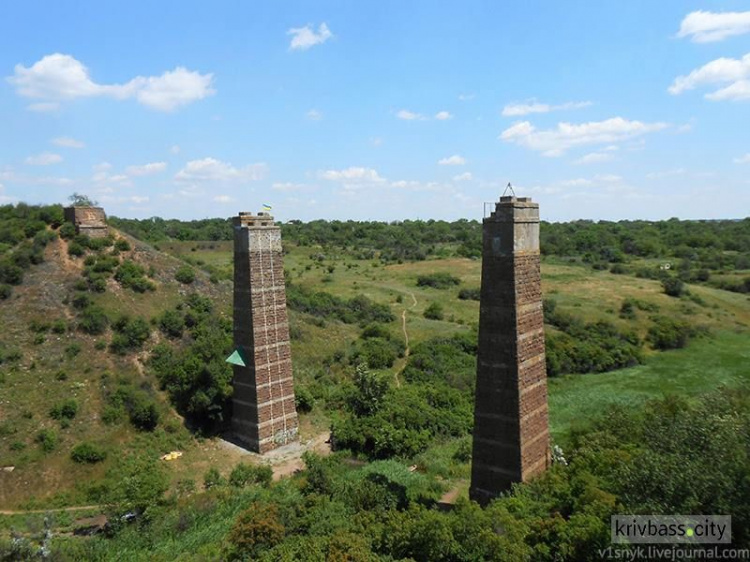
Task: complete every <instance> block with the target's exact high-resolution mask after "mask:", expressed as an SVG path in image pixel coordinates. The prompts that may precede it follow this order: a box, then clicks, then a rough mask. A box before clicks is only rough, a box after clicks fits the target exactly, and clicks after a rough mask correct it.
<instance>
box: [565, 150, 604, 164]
mask: <svg viewBox="0 0 750 562" xmlns="http://www.w3.org/2000/svg"><path fill="white" fill-rule="evenodd" d="M613 159H614V156H613V155H612V154H611V153H609V152H589V153H588V154H585V155H583V156H581V157H580V158H578V159H577V160H573V164H598V163H599V162H609V161H610V160H613Z"/></svg>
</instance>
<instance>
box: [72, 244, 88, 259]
mask: <svg viewBox="0 0 750 562" xmlns="http://www.w3.org/2000/svg"><path fill="white" fill-rule="evenodd" d="M85 253H86V247H85V246H82V245H81V244H80V243H78V242H75V241H73V242H70V243H68V255H70V256H74V257H80V256H82V255H83V254H85Z"/></svg>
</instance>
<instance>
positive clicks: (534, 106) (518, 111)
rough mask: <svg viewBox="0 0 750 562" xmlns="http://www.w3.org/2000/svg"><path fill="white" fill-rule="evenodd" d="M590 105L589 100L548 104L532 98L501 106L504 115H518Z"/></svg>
mask: <svg viewBox="0 0 750 562" xmlns="http://www.w3.org/2000/svg"><path fill="white" fill-rule="evenodd" d="M590 105H591V102H590V101H575V102H573V101H571V102H567V103H561V104H559V105H550V104H548V103H538V102H536V101H534V100H531V101H528V102H525V103H510V104H508V105H506V106H505V107H504V108H503V111H502V115H503V116H504V117H520V116H522V115H528V114H530V113H549V112H550V111H563V110H568V109H581V108H583V107H588V106H590Z"/></svg>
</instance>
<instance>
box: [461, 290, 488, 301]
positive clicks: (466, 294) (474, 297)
mask: <svg viewBox="0 0 750 562" xmlns="http://www.w3.org/2000/svg"><path fill="white" fill-rule="evenodd" d="M481 292H482V291H481V289H479V288H478V287H477V288H476V289H461V290H460V291H459V292H458V298H459V299H461V300H462V301H478V300H479V298H480V295H481Z"/></svg>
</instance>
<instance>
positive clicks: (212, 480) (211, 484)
mask: <svg viewBox="0 0 750 562" xmlns="http://www.w3.org/2000/svg"><path fill="white" fill-rule="evenodd" d="M224 484H225V481H224V478H223V477H222V476H221V473H219V471H218V469H216V468H214V467H211V468H209V469H208V470H207V471H206V474H204V475H203V487H204V488H205V489H206V490H210V489H211V488H215V487H217V486H223V485H224Z"/></svg>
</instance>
